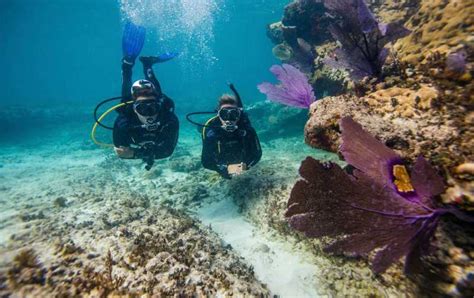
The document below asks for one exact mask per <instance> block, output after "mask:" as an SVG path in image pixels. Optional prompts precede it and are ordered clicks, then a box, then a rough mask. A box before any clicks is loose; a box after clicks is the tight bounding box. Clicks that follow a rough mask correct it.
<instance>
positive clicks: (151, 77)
mask: <svg viewBox="0 0 474 298" xmlns="http://www.w3.org/2000/svg"><path fill="white" fill-rule="evenodd" d="M143 73H144V74H145V78H146V79H147V80H148V81H150V82H151V83H152V84H153V86H155V89H156V92H158V94H160V95H161V94H163V92H162V91H161V85H160V82H159V81H158V79H157V78H156V76H155V72H154V71H153V65H148V64H146V63H143Z"/></svg>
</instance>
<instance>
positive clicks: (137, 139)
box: [113, 62, 179, 159]
mask: <svg viewBox="0 0 474 298" xmlns="http://www.w3.org/2000/svg"><path fill="white" fill-rule="evenodd" d="M132 68H133V65H131V64H127V63H126V62H124V63H122V102H127V101H130V100H133V99H132V94H131V90H130V89H131V86H132ZM143 68H144V73H145V78H146V79H147V80H149V81H150V82H151V83H152V84H153V85H154V87H155V89H156V91H157V94H158V96H160V97H161V99H162V100H163V105H162V109H161V111H160V114H159V115H158V122H159V123H160V124H159V126H158V129H156V130H153V131H148V130H147V129H145V128H143V127H142V123H141V122H140V120H139V119H138V117H137V115H136V114H135V112H134V111H133V107H132V105H130V104H129V105H127V106H125V107H123V108H121V109H119V116H118V117H117V119H116V120H115V124H114V131H113V140H114V145H115V147H120V146H124V147H129V146H130V145H136V146H142V145H143V144H146V143H147V144H150V143H151V142H153V143H154V144H153V145H151V146H149V147H148V149H147V152H146V154H148V155H149V154H152V155H153V156H154V158H155V159H160V158H166V157H169V156H170V155H171V154H172V153H173V151H174V148H175V147H176V143H177V141H178V134H179V122H178V118H177V117H176V115H175V113H174V102H173V101H172V100H171V99H170V98H169V97H167V96H166V95H165V94H163V93H162V91H161V86H160V83H159V82H158V80H157V79H156V77H155V74H154V73H153V69H152V65H145V64H144V65H143ZM136 157H137V158H142V156H140V155H138V156H136Z"/></svg>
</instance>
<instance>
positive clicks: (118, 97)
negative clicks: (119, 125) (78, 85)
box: [94, 96, 123, 130]
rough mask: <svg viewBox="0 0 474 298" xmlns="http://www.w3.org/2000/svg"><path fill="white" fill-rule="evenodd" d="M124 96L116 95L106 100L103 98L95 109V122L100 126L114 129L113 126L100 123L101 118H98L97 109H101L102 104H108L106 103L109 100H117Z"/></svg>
mask: <svg viewBox="0 0 474 298" xmlns="http://www.w3.org/2000/svg"><path fill="white" fill-rule="evenodd" d="M122 98H123V97H122V96H116V97H111V98H108V99H106V100H103V101H101V102H99V103H98V104H97V106H96V107H95V109H94V120H95V122H96V123H98V124H99V125H100V126H102V127H103V128H105V129H110V130H113V129H114V128H113V127H110V126H106V125H104V124H102V123H100V121H99V119H97V111H98V110H99V108H100V107H101V106H102V105H104V104H106V103H108V102H111V101H114V100H117V99H122Z"/></svg>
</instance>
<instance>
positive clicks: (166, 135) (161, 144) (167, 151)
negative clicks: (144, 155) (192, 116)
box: [154, 113, 179, 159]
mask: <svg viewBox="0 0 474 298" xmlns="http://www.w3.org/2000/svg"><path fill="white" fill-rule="evenodd" d="M178 135H179V121H178V117H176V115H175V114H174V113H170V114H169V116H168V121H167V122H166V124H164V127H163V130H162V131H161V133H160V134H159V138H160V139H159V140H157V142H156V143H157V145H156V147H155V149H154V151H155V159H161V158H167V157H170V156H171V154H173V152H174V149H175V148H176V144H177V143H178Z"/></svg>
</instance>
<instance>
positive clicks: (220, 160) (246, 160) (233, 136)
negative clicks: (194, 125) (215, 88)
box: [201, 84, 262, 179]
mask: <svg viewBox="0 0 474 298" xmlns="http://www.w3.org/2000/svg"><path fill="white" fill-rule="evenodd" d="M230 88H231V89H232V91H233V92H234V96H232V95H229V94H224V95H222V96H221V97H220V99H219V102H218V106H217V115H216V116H214V117H212V118H211V119H209V120H208V121H207V123H206V124H205V125H204V128H203V130H202V142H203V147H202V156H201V162H202V165H203V166H204V167H205V168H207V169H209V170H213V171H217V172H218V173H219V174H220V175H221V176H222V177H223V178H226V179H230V178H231V177H232V176H234V175H239V174H241V173H242V172H243V171H245V170H247V169H249V168H250V167H252V166H254V165H255V164H257V163H258V161H259V160H260V158H261V157H262V148H261V147H260V141H259V139H258V136H257V133H256V132H255V129H254V128H253V127H252V125H251V124H250V120H249V118H248V117H247V115H246V113H245V112H244V110H243V104H242V100H241V98H240V95H239V93H238V92H237V90H236V89H235V87H234V86H233V85H232V84H231V85H230Z"/></svg>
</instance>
